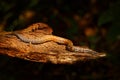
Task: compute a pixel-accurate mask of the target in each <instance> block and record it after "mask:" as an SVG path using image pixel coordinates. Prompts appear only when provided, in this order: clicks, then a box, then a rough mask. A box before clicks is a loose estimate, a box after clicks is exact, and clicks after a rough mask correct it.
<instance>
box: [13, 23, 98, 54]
mask: <svg viewBox="0 0 120 80" xmlns="http://www.w3.org/2000/svg"><path fill="white" fill-rule="evenodd" d="M45 27H46V28H47V29H50V30H47V34H46V35H44V36H42V37H40V38H37V39H29V38H26V37H24V36H23V35H22V34H20V33H17V32H14V33H13V34H14V35H15V36H16V37H18V38H19V39H20V40H21V41H23V42H26V43H32V44H42V43H45V42H49V41H54V42H56V43H59V44H63V45H66V49H67V50H69V51H72V52H83V53H92V54H94V53H98V52H96V51H93V50H92V49H89V48H82V47H77V46H74V45H73V43H72V41H70V40H69V39H65V38H62V37H58V36H55V35H52V29H51V28H49V26H47V25H46V24H43V23H36V24H33V25H32V26H29V27H28V28H26V29H24V30H22V32H30V31H35V30H37V29H42V28H45Z"/></svg>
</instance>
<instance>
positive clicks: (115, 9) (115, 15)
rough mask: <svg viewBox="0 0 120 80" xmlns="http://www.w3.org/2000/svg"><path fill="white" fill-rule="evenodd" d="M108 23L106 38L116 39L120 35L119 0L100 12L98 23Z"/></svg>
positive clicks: (100, 24)
mask: <svg viewBox="0 0 120 80" xmlns="http://www.w3.org/2000/svg"><path fill="white" fill-rule="evenodd" d="M104 24H110V25H109V26H110V28H109V30H108V35H107V37H108V40H111V41H113V40H116V39H117V38H119V36H120V31H119V30H120V1H117V2H115V3H113V4H112V5H110V6H109V8H108V10H106V11H104V12H103V13H102V14H100V17H99V19H98V25H99V26H102V25H104Z"/></svg>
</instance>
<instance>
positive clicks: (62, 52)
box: [0, 32, 106, 64]
mask: <svg viewBox="0 0 120 80" xmlns="http://www.w3.org/2000/svg"><path fill="white" fill-rule="evenodd" d="M31 33H32V32H31ZM25 35H26V34H25ZM32 35H38V34H37V33H35V32H33V33H32ZM38 36H39V35H38ZM38 36H37V37H38ZM0 39H1V40H0V54H3V55H8V56H11V57H17V58H21V59H24V60H29V61H34V62H44V63H47V62H51V63H54V64H73V63H75V62H78V61H85V60H90V59H97V58H101V57H104V56H106V54H104V53H98V54H90V53H80V52H71V51H68V50H66V46H65V45H61V44H58V43H56V42H53V41H49V42H45V43H42V44H31V43H25V42H23V41H21V40H20V39H19V38H17V37H16V36H15V35H12V34H11V33H8V34H4V33H3V34H2V35H1V36H0Z"/></svg>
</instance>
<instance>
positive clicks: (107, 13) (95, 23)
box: [0, 0, 120, 80]
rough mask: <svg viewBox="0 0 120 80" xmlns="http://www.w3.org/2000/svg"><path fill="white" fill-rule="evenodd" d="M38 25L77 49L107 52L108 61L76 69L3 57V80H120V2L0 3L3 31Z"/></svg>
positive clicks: (0, 58) (44, 0) (11, 0)
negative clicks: (87, 48) (69, 42)
mask: <svg viewBox="0 0 120 80" xmlns="http://www.w3.org/2000/svg"><path fill="white" fill-rule="evenodd" d="M35 22H44V23H47V24H48V25H50V26H51V27H52V28H53V30H54V32H53V34H55V35H58V36H62V37H66V38H69V39H71V40H72V41H73V42H74V44H75V45H82V46H84V45H85V46H89V47H91V48H93V49H94V50H96V51H100V52H102V51H103V52H106V53H107V54H108V56H107V57H106V58H104V59H98V60H92V61H85V62H79V63H77V64H74V65H53V64H42V63H34V62H28V61H24V60H19V59H15V58H14V59H13V58H9V57H6V56H2V55H1V56H0V63H1V64H0V80H40V79H44V80H45V79H46V80H63V79H64V80H102V79H105V80H119V79H120V77H119V76H120V69H119V67H120V65H119V64H120V62H119V57H120V46H119V45H120V1H119V0H76V1H75V0H69V1H66V0H0V30H3V28H4V30H6V31H13V30H18V29H23V28H25V27H27V25H29V24H32V23H35Z"/></svg>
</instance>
